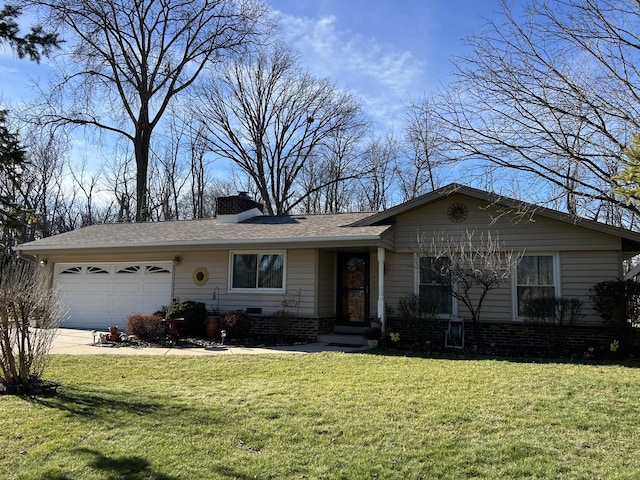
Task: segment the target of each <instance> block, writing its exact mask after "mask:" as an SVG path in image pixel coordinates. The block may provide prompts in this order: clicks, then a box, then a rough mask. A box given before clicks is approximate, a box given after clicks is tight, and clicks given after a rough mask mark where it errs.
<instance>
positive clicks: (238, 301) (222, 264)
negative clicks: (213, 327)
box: [174, 249, 316, 316]
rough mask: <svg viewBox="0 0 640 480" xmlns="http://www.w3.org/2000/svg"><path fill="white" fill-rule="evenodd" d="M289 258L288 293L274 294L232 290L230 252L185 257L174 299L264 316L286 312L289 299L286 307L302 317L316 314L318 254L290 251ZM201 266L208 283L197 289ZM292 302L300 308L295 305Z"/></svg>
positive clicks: (178, 270)
mask: <svg viewBox="0 0 640 480" xmlns="http://www.w3.org/2000/svg"><path fill="white" fill-rule="evenodd" d="M286 256H287V258H286V262H287V278H286V282H287V289H286V292H285V293H282V292H273V293H271V292H260V291H256V292H246V291H243V292H233V291H230V289H229V252H228V251H220V252H200V253H187V254H184V255H183V256H182V261H181V263H180V264H179V265H177V266H176V267H175V288H174V297H175V298H176V299H178V300H180V301H185V300H194V301H200V302H204V303H205V304H207V306H208V307H217V306H218V305H219V306H220V309H221V310H222V311H230V310H245V309H247V308H261V309H262V313H264V314H269V313H273V312H276V311H279V310H283V308H284V307H283V304H282V303H283V300H284V299H285V296H286V299H287V301H288V303H289V304H290V305H291V306H290V307H288V308H287V310H289V311H290V312H292V313H294V314H299V315H302V316H312V315H315V289H316V286H315V284H316V282H315V264H316V262H315V251H314V250H312V249H308V250H307V249H306V250H288V251H287V252H286ZM202 267H204V268H206V269H207V270H208V272H209V280H208V282H207V283H206V284H205V285H203V286H198V285H195V284H194V283H193V272H194V270H195V269H197V268H202ZM216 287H217V290H216ZM214 291H215V292H216V298H215V299H214V298H213V297H214ZM292 302H296V303H297V305H295V306H293V305H292Z"/></svg>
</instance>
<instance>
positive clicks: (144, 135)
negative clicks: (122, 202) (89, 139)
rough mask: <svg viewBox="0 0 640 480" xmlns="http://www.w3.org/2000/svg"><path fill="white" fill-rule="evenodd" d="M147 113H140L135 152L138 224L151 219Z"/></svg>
mask: <svg viewBox="0 0 640 480" xmlns="http://www.w3.org/2000/svg"><path fill="white" fill-rule="evenodd" d="M145 113H146V112H144V111H143V112H141V113H140V120H139V122H138V125H137V127H136V136H135V141H134V145H133V148H134V152H135V157H136V168H137V171H136V222H146V221H148V220H149V218H150V213H149V207H148V201H147V172H148V170H149V149H150V146H151V131H152V130H151V127H150V126H149V121H148V118H145V117H146V115H145Z"/></svg>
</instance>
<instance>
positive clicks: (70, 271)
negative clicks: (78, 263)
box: [60, 267, 82, 275]
mask: <svg viewBox="0 0 640 480" xmlns="http://www.w3.org/2000/svg"><path fill="white" fill-rule="evenodd" d="M79 273H82V267H69V268H65V269H64V270H61V271H60V275H78V274H79Z"/></svg>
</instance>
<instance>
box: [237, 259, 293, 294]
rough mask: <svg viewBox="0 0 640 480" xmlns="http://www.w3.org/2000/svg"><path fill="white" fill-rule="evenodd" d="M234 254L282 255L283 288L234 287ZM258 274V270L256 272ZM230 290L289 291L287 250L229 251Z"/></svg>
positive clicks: (254, 291)
mask: <svg viewBox="0 0 640 480" xmlns="http://www.w3.org/2000/svg"><path fill="white" fill-rule="evenodd" d="M234 255H282V287H281V288H264V287H258V286H257V278H256V287H255V288H234V287H233V266H234V261H233V258H234ZM256 274H257V272H256ZM228 282H229V283H228V285H229V292H243V293H279V294H280V293H284V292H286V291H287V251H286V250H232V251H229V278H228Z"/></svg>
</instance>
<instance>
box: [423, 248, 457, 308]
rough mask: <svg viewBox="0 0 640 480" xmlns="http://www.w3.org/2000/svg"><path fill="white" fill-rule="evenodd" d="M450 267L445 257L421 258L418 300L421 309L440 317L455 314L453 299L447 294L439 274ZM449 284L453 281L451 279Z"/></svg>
mask: <svg viewBox="0 0 640 480" xmlns="http://www.w3.org/2000/svg"><path fill="white" fill-rule="evenodd" d="M448 265H449V259H448V258H445V257H440V258H435V257H420V258H419V259H418V278H417V280H418V282H417V283H418V292H417V293H418V298H419V301H420V309H421V310H422V311H424V312H433V313H436V314H438V315H451V314H452V313H453V297H451V295H449V293H447V291H446V288H447V287H445V286H443V284H442V277H440V276H439V275H438V274H437V272H438V271H440V270H441V269H442V268H446V267H447V266H448ZM448 283H449V284H450V283H451V279H449V282H448Z"/></svg>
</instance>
